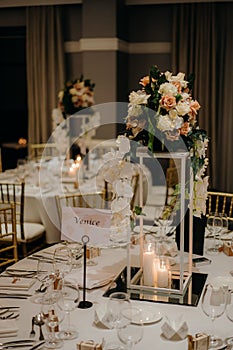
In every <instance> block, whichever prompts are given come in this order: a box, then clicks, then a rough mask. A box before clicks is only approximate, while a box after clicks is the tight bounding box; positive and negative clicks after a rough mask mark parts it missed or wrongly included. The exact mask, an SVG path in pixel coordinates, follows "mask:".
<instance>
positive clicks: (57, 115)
mask: <svg viewBox="0 0 233 350" xmlns="http://www.w3.org/2000/svg"><path fill="white" fill-rule="evenodd" d="M94 87H95V84H94V83H92V82H91V80H90V79H84V77H83V76H81V77H80V78H79V79H74V80H69V81H67V82H66V83H65V85H64V88H63V89H62V90H60V91H59V92H58V108H55V109H54V110H53V112H52V122H53V130H54V132H53V138H54V139H55V142H56V144H57V145H58V147H60V148H61V150H62V151H63V149H64V148H65V147H66V149H67V147H68V145H69V142H70V140H69V132H70V130H69V126H68V123H66V120H67V119H68V117H70V116H73V115H74V114H76V113H78V112H80V111H83V113H85V112H84V111H85V110H86V111H87V116H90V115H91V117H90V118H89V117H85V118H83V122H82V123H81V130H80V131H81V133H82V134H83V135H84V136H83V138H79V139H78V142H79V143H80V145H79V146H80V148H81V153H82V154H85V152H86V142H85V140H84V138H85V136H86V137H91V136H93V135H90V133H89V132H88V131H89V130H91V132H93V130H94V127H96V126H97V125H99V122H100V120H99V119H100V117H99V115H98V114H96V113H94V111H92V109H91V107H92V106H93V105H94V102H95V101H94ZM76 136H79V135H76ZM67 142H68V144H67Z"/></svg>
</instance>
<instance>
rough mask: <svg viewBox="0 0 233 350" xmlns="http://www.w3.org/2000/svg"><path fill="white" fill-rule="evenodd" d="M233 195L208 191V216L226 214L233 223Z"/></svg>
mask: <svg viewBox="0 0 233 350" xmlns="http://www.w3.org/2000/svg"><path fill="white" fill-rule="evenodd" d="M232 210H233V193H226V192H214V191H208V198H207V206H206V214H207V215H208V214H209V213H211V212H217V213H222V214H226V215H227V218H228V220H231V221H233V215H232V214H233V213H232Z"/></svg>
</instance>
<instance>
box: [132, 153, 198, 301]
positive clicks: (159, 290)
mask: <svg viewBox="0 0 233 350" xmlns="http://www.w3.org/2000/svg"><path fill="white" fill-rule="evenodd" d="M137 157H139V161H140V168H141V169H142V168H143V160H144V158H149V157H150V158H152V157H153V158H161V159H174V160H175V162H177V163H179V164H180V167H179V168H180V170H179V179H180V184H179V185H180V194H179V207H180V218H181V219H180V242H179V243H180V244H179V247H180V252H179V264H177V266H178V267H177V270H174V269H173V270H172V271H171V269H170V264H169V259H168V258H166V257H164V256H157V257H156V255H155V250H154V248H153V244H152V243H151V242H146V241H145V236H146V234H145V233H144V231H143V216H142V215H141V216H140V218H139V220H140V222H139V224H140V233H139V260H140V266H139V269H138V271H137V273H136V274H132V270H133V269H132V268H133V267H134V266H131V261H132V258H131V249H132V246H131V245H128V247H127V291H128V292H129V293H135V294H137V293H138V294H140V295H141V294H152V295H156V294H157V295H164V296H165V297H166V296H169V298H170V297H172V298H173V297H174V298H180V300H181V302H182V298H184V295H185V293H186V291H187V289H188V286H189V285H191V280H192V242H193V237H192V234H193V232H192V225H190V230H189V254H188V264H187V265H188V269H186V270H185V268H184V217H185V201H186V198H185V197H186V193H187V188H186V179H187V178H189V179H190V188H189V194H190V202H189V214H190V220H191V219H192V202H193V200H192V193H193V189H192V186H193V175H192V173H191V174H190V173H189V174H188V173H187V171H192V170H190V169H191V167H189V166H188V164H187V161H188V159H189V153H188V152H174V153H172V152H171V153H167V152H162V153H155V154H153V155H152V156H151V155H150V154H149V153H148V150H147V149H145V148H138V152H137ZM139 206H140V207H141V208H142V207H143V180H142V171H141V172H140V176H139ZM129 241H130V237H129ZM190 295H191V294H190Z"/></svg>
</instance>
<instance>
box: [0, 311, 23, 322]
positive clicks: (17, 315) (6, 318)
mask: <svg viewBox="0 0 233 350" xmlns="http://www.w3.org/2000/svg"><path fill="white" fill-rule="evenodd" d="M18 317H19V314H16V315H14V313H13V314H12V315H11V316H9V315H8V316H2V317H0V320H14V319H16V318H18Z"/></svg>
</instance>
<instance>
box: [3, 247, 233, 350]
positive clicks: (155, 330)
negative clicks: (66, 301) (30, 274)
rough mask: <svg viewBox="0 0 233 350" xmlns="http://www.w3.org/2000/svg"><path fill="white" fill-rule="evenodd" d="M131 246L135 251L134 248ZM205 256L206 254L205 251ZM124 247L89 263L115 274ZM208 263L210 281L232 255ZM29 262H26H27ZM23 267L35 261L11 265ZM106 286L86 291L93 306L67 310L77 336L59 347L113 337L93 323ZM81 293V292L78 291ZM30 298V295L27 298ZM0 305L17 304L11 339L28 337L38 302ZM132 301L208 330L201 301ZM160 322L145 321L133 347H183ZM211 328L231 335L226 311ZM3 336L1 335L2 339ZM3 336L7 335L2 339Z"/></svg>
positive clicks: (232, 262) (232, 261) (224, 270)
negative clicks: (168, 335)
mask: <svg viewBox="0 0 233 350" xmlns="http://www.w3.org/2000/svg"><path fill="white" fill-rule="evenodd" d="M136 249H137V248H135V252H136ZM206 256H207V255H206ZM125 257H126V249H123V248H117V249H104V250H103V251H102V254H101V256H100V257H99V258H97V259H98V265H97V266H96V267H92V269H93V268H95V269H97V270H99V271H100V272H103V271H104V272H114V274H116V275H117V274H118V273H119V272H120V271H121V270H122V268H123V267H124V266H125V265H126V263H125ZM210 258H211V259H212V263H211V264H210V265H205V266H202V267H201V268H200V271H201V272H204V273H208V281H210V280H211V279H212V278H213V277H215V276H219V275H221V276H223V275H225V276H230V275H229V271H230V270H231V269H232V266H233V257H229V256H226V255H225V254H224V253H220V254H219V255H217V256H211V257H210ZM29 264H30V265H29ZM16 266H17V267H25V266H30V270H32V269H33V268H35V267H36V261H34V260H29V259H27V258H26V259H24V260H22V261H20V262H18V263H17V265H14V267H16ZM76 271H77V272H76V273H77V274H79V273H81V270H76ZM38 285H39V283H38V282H36V284H35V285H33V287H32V288H31V289H30V290H29V292H31V293H32V294H33V292H34V290H35V289H36V288H37V287H38ZM106 288H107V286H105V287H102V288H98V289H93V290H90V291H88V292H87V296H86V299H87V300H88V301H91V302H92V303H93V306H92V307H91V308H89V309H79V308H77V309H76V310H75V311H74V312H72V313H71V320H72V323H74V324H75V325H76V327H77V330H78V332H79V337H78V338H77V339H74V340H71V341H65V343H64V347H63V349H65V350H74V349H76V344H77V343H78V342H80V341H81V340H89V339H93V340H95V341H96V342H99V341H101V339H102V338H105V340H106V341H110V340H113V339H116V331H115V330H109V329H101V328H98V327H97V326H96V325H95V324H94V322H93V321H94V310H95V307H96V305H99V304H100V303H106V302H107V300H108V299H107V298H105V297H103V296H102V295H103V292H104V290H106ZM81 295H82V294H81ZM31 300H32V299H31ZM0 303H1V304H2V305H20V306H21V309H20V317H19V319H18V320H17V321H16V322H17V325H18V327H19V331H18V335H17V337H12V339H16V338H17V339H20V338H28V337H29V332H30V328H31V318H32V316H33V315H35V314H36V313H37V312H39V311H40V305H38V304H35V303H33V302H32V301H30V299H27V300H17V299H9V300H8V299H0ZM132 303H133V304H135V305H139V304H140V305H142V306H143V305H152V307H153V306H154V307H156V308H158V307H159V308H160V309H161V311H162V313H163V315H164V317H165V316H168V317H169V318H170V319H171V320H175V319H177V317H178V316H179V315H180V314H182V315H183V317H184V319H185V320H186V322H187V325H188V332H189V334H192V335H194V334H196V333H199V332H207V333H208V332H210V330H211V320H210V318H208V317H207V316H205V314H204V313H203V311H202V309H201V303H200V301H199V304H198V306H197V307H194V306H182V305H174V304H165V303H158V302H156V303H152V302H142V301H136V300H134V301H132ZM163 322H164V318H163V319H162V320H161V321H159V322H157V323H152V324H148V325H146V326H145V327H144V337H143V340H142V341H141V342H140V343H139V344H137V345H136V346H135V347H134V349H135V350H140V349H155V348H156V350H166V349H170V350H187V349H188V345H187V339H184V340H181V341H170V340H166V339H165V338H164V337H163V336H162V331H161V326H162V324H163ZM215 326H216V327H215V329H216V331H217V333H218V335H220V336H221V337H223V338H226V337H228V336H232V335H233V333H232V326H233V324H232V322H230V321H229V320H228V319H227V317H226V315H225V314H224V315H223V316H222V317H220V318H219V319H216V321H215ZM36 331H37V334H36V339H38V335H39V333H38V328H36ZM3 340H4V339H3ZM5 340H7V339H5ZM8 340H9V338H8Z"/></svg>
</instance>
